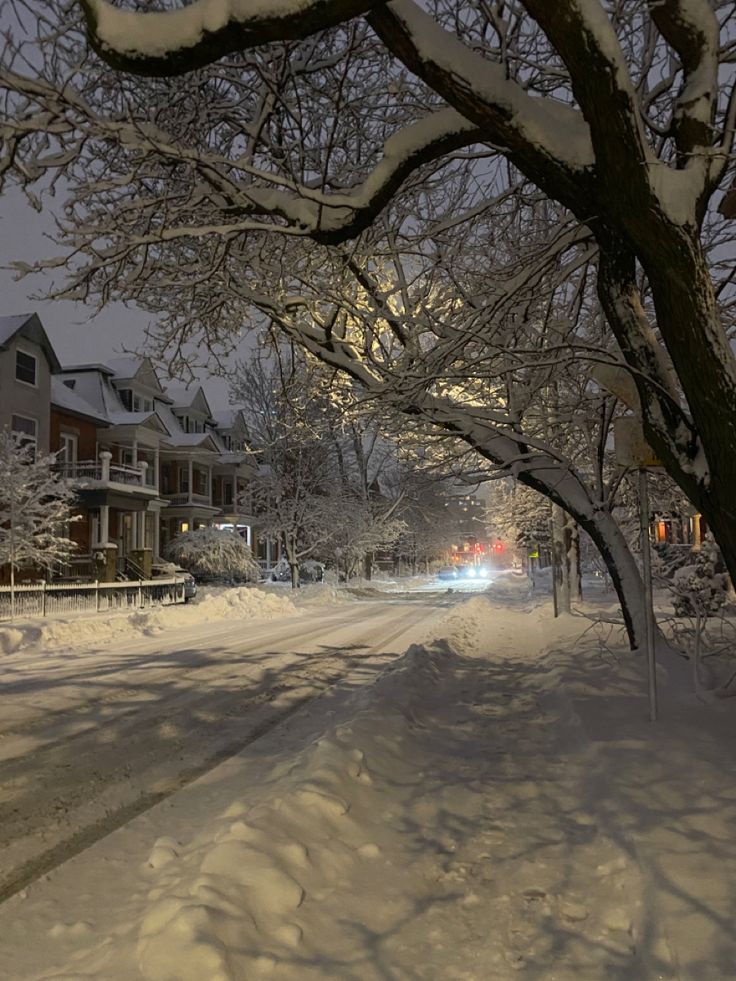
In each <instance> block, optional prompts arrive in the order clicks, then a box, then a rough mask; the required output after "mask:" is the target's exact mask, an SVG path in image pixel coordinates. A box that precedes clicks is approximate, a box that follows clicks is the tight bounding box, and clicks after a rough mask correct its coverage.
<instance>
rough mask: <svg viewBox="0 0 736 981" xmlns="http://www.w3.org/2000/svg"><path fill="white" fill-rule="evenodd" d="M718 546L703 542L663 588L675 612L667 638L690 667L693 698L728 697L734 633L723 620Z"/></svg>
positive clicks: (724, 582)
mask: <svg viewBox="0 0 736 981" xmlns="http://www.w3.org/2000/svg"><path fill="white" fill-rule="evenodd" d="M723 568H724V563H723V558H722V557H721V553H720V551H719V549H718V546H717V545H716V543H715V542H714V541H713V539H712V538H711V537H710V536H708V537H706V538H705V539H704V540H703V543H702V545H701V547H700V549H699V551H698V552H696V553H694V555H691V556H690V561H689V562H687V563H686V564H684V565H680V567H679V568H676V569H675V570H674V572H673V573H672V575H671V578H670V581H669V583H668V588H669V591H670V594H671V596H672V605H673V607H674V610H675V617H676V618H677V619H676V620H675V621H673V625H672V627H673V634H674V638H675V641H676V643H677V645H678V646H679V647H680V648H681V649H683V650H684V651H686V652H687V654H688V657H689V658H690V660H691V664H692V675H693V688H694V691H695V693H696V695H699V696H700V695H701V694H702V693H703V692H706V691H710V692H715V693H716V694H718V695H720V696H721V697H724V696H726V695H731V694H733V691H732V690H731V685H732V684H733V682H734V680H736V671H734V662H733V651H734V639H735V634H736V631H735V629H734V621H733V619H732V618H731V617H730V616H728V615H727V613H726V610H725V606H726V600H727V598H728V576H727V574H726V573H725V572H724V571H723Z"/></svg>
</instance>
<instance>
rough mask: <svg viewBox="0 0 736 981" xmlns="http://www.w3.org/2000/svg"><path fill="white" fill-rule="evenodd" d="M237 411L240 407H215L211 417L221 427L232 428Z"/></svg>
mask: <svg viewBox="0 0 736 981" xmlns="http://www.w3.org/2000/svg"><path fill="white" fill-rule="evenodd" d="M238 412H240V409H217V410H216V411H215V412H213V413H212V418H213V419H214V420H215V422H216V423H217V425H218V426H220V428H221V429H232V428H233V426H234V425H235V417H236V416H237V414H238Z"/></svg>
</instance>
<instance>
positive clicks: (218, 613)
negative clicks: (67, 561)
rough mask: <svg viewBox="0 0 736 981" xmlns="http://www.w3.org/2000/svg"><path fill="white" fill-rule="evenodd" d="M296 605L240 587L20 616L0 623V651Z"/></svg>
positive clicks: (96, 643) (287, 612)
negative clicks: (126, 607) (144, 605)
mask: <svg viewBox="0 0 736 981" xmlns="http://www.w3.org/2000/svg"><path fill="white" fill-rule="evenodd" d="M298 612H299V611H298V609H297V607H296V606H295V605H294V603H293V602H292V600H291V598H290V597H288V596H284V595H283V594H282V595H274V594H272V593H268V592H265V591H263V590H261V589H255V588H253V587H248V586H241V587H233V588H214V589H203V590H201V591H200V593H199V595H198V596H197V598H196V599H194V600H192V601H191V602H189V603H186V604H182V603H179V604H176V605H175V606H156V607H152V608H150V609H146V610H134V611H131V612H126V613H110V614H106V613H99V614H94V615H90V616H86V615H77V616H70V617H68V618H57V617H55V618H49V619H48V620H34V621H25V622H22V623H17V624H14V625H13V626H8V627H2V628H0V650H1V651H2V652H3V653H5V654H9V653H13V652H15V651H18V650H22V649H24V648H27V647H37V646H40V647H44V648H48V649H53V648H59V647H72V646H73V647H74V648H76V649H86V648H99V647H100V646H101V645H104V644H106V643H110V642H112V641H119V640H127V639H131V640H134V639H135V638H136V637H145V636H151V635H154V634H158V633H161V632H163V631H165V630H181V629H183V628H187V627H193V626H196V625H199V624H202V623H210V622H214V621H218V620H234V619H255V618H258V619H265V620H271V619H274V618H276V617H283V616H294V615H296V614H297V613H298Z"/></svg>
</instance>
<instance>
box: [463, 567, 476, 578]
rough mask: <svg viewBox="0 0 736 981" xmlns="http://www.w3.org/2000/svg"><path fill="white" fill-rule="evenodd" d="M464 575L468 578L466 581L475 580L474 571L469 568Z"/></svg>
mask: <svg viewBox="0 0 736 981" xmlns="http://www.w3.org/2000/svg"><path fill="white" fill-rule="evenodd" d="M465 575H466V576H467V577H468V579H475V569H473V568H472V566H471V568H470V569H466V570H465Z"/></svg>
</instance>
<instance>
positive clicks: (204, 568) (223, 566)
mask: <svg viewBox="0 0 736 981" xmlns="http://www.w3.org/2000/svg"><path fill="white" fill-rule="evenodd" d="M166 557H167V558H168V559H170V560H171V561H172V562H176V563H178V564H179V565H180V566H181V567H182V568H184V569H186V570H187V571H188V572H191V573H192V575H194V576H201V577H203V578H213V579H214V578H223V579H228V580H230V581H236V580H239V581H247V582H257V581H258V578H259V576H260V571H261V570H260V566H259V565H258V563H257V562H256V560H255V559H254V558H253V555H252V553H251V550H250V548H249V547H248V545H247V544H246V542H245V541H244V539H243V538H241V537H240V535H238V534H237V533H236V532H234V531H227V530H224V529H223V530H221V529H219V528H211V527H206V528H195V529H193V530H192V531H185V532H182V534H180V535H177V537H176V538H174V539H173V540H172V541H171V542H169V544H168V545H167V547H166Z"/></svg>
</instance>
